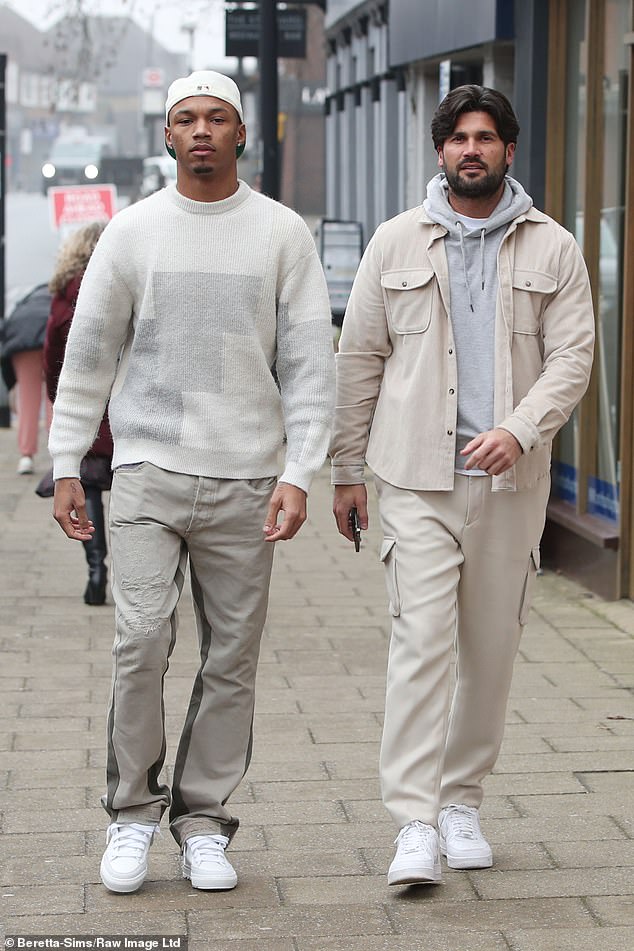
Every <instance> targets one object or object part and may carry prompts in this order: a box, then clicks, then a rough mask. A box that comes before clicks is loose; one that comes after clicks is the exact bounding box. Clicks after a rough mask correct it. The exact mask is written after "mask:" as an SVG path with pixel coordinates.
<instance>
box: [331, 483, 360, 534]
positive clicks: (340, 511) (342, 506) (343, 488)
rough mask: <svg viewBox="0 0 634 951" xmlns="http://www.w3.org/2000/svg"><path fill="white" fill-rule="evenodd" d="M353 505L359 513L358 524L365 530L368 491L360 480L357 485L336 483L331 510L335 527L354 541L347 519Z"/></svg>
mask: <svg viewBox="0 0 634 951" xmlns="http://www.w3.org/2000/svg"><path fill="white" fill-rule="evenodd" d="M355 505H356V507H357V512H358V513H359V525H360V526H361V528H362V529H363V531H365V530H366V529H367V527H368V492H367V489H366V487H365V484H364V483H363V482H362V483H360V484H359V485H336V486H335V498H334V501H333V503H332V511H333V514H334V516H335V521H336V523H337V528H338V529H339V531H340V532H341V534H342V535H343V536H344V537H345V538H347V539H348V541H354V539H353V537H352V528H351V527H350V522H349V520H348V519H349V516H350V509H351V508H353V507H354V506H355Z"/></svg>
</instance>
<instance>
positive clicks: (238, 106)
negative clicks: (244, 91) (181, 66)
mask: <svg viewBox="0 0 634 951" xmlns="http://www.w3.org/2000/svg"><path fill="white" fill-rule="evenodd" d="M190 96H215V98H216V99H222V101H223V102H228V103H229V104H230V105H231V106H233V108H234V109H235V110H236V112H237V113H238V115H239V116H240V122H244V115H243V113H242V101H241V99H240V90H239V89H238V87H237V86H236V84H235V83H234V81H233V79H230V78H229V76H223V74H222V73H215V72H214V71H213V70H211V69H199V70H198V71H197V72H195V73H192V74H191V76H183V77H182V78H181V79H175V80H174V82H173V83H172V85H171V86H170V87H169V89H168V90H167V99H166V100H165V124H166V125H168V124H169V114H170V109H171V108H172V106H175V105H176V103H177V102H180V101H181V100H182V99H188V98H189V97H190Z"/></svg>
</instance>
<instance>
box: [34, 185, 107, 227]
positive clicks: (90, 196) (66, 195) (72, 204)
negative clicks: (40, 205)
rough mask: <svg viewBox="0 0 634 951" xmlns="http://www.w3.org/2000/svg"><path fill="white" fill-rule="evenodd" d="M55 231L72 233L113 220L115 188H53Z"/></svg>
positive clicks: (52, 201)
mask: <svg viewBox="0 0 634 951" xmlns="http://www.w3.org/2000/svg"><path fill="white" fill-rule="evenodd" d="M48 200H49V210H50V214H51V225H52V227H53V230H54V231H63V232H67V231H72V230H73V229H74V228H79V227H81V226H82V225H87V224H90V222H91V221H110V219H111V218H112V216H113V215H114V213H115V211H116V201H117V189H116V188H115V186H114V185H75V186H70V187H68V188H63V187H58V186H53V187H52V188H49V190H48Z"/></svg>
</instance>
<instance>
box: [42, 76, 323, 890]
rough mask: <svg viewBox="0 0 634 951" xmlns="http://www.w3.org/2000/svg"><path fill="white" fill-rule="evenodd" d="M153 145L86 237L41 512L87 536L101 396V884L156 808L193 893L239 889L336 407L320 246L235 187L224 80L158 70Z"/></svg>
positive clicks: (138, 861)
mask: <svg viewBox="0 0 634 951" xmlns="http://www.w3.org/2000/svg"><path fill="white" fill-rule="evenodd" d="M165 136H166V146H167V149H168V151H169V152H170V153H171V154H172V155H173V156H174V157H175V158H176V162H177V169H178V173H177V183H176V185H175V186H170V187H168V188H165V189H163V190H162V191H159V192H157V193H155V194H154V195H151V196H150V197H149V198H147V199H145V200H144V201H141V202H139V203H138V204H135V205H133V206H131V207H129V208H126V209H124V210H123V211H121V212H119V213H118V214H117V215H116V216H115V218H114V219H113V220H112V221H111V222H110V224H109V225H108V227H107V228H106V230H105V232H104V234H103V236H102V238H101V239H100V241H99V243H98V246H97V248H96V250H95V252H94V254H93V256H92V258H91V261H90V263H89V266H88V269H87V271H86V274H85V277H84V280H83V282H82V285H81V290H80V293H79V298H78V301H77V309H76V313H75V318H74V321H73V326H72V329H71V333H70V336H69V340H68V346H67V351H66V359H65V363H64V367H63V370H62V374H61V378H60V382H59V389H58V393H57V400H56V403H55V419H54V423H53V426H52V429H51V435H50V451H51V454H52V456H53V460H54V471H55V480H56V481H55V513H54V514H55V518H56V520H57V521H58V522H59V524H60V526H61V527H62V529H63V530H64V532H65V533H66V534H67V535H68V537H69V538H73V539H78V540H80V541H84V540H86V539H88V538H89V537H90V533H91V524H90V522H89V520H88V519H87V516H86V510H85V503H84V495H83V491H82V488H81V483H80V481H79V463H80V461H81V459H82V457H83V455H84V454H85V452H86V450H87V449H88V447H89V446H90V444H91V442H92V440H93V438H94V434H95V431H96V429H97V426H98V423H99V420H100V419H101V417H102V415H103V411H104V407H105V406H106V403H108V404H109V415H110V423H111V427H112V433H113V437H114V459H113V468H114V470H115V471H114V481H113V486H112V495H111V503H110V532H111V548H112V563H113V584H112V594H113V598H114V601H115V605H116V638H115V644H114V648H113V655H114V678H113V691H112V699H111V704H110V710H109V716H108V767H107V791H106V794H105V795H104V797H103V800H102V801H103V805H104V807H105V809H106V810H107V812H108V814H109V815H110V818H111V824H110V826H109V829H108V833H107V848H106V851H105V853H104V856H103V860H102V863H101V878H102V881H103V883H104V885H105V886H106V887H107V888H108V889H110V891H113V892H133V891H135V890H136V889H138V888H139V887H140V886H141V884H142V882H143V881H144V879H145V876H146V873H147V863H148V852H149V848H150V845H151V843H152V840H153V838H154V835H155V834H156V832H157V830H158V826H159V823H160V820H161V816H162V815H163V813H164V812H165V810H167V809H169V810H170V811H169V820H170V828H171V831H172V834H173V835H174V837H175V839H176V841H177V842H178V843H179V845H180V847H181V849H182V854H183V874H184V876H185V877H186V878H189V879H191V882H192V885H193V886H194V887H195V888H202V889H227V888H233V887H234V886H235V885H236V882H237V876H236V873H235V871H234V869H233V868H232V866H231V865H230V864H229V862H228V861H227V858H226V856H225V848H226V847H227V845H228V844H229V842H230V840H231V837H232V836H233V834H234V833H235V831H236V829H237V827H238V819H237V818H235V817H234V816H233V815H232V813H231V811H230V809H229V806H228V805H227V801H228V799H229V797H230V796H231V793H232V792H233V791H234V790H235V788H236V786H237V785H238V784H239V782H240V780H241V779H242V777H243V776H244V773H245V771H246V769H247V767H248V764H249V759H250V754H251V745H252V720H253V707H254V686H255V674H256V666H257V660H258V652H259V645H260V637H261V633H262V628H263V625H264V620H265V615H266V609H267V600H268V589H269V580H270V573H271V565H272V559H273V549H274V544H272V543H274V542H276V541H278V540H284V539H290V538H292V537H293V536H294V535H295V534H296V532H297V531H298V530H299V528H300V527H301V525H302V523H303V522H304V520H305V518H306V494H307V492H308V489H309V486H310V482H311V479H312V477H313V476H314V474H315V472H316V471H317V470H318V469H319V468H320V466H321V464H322V462H323V460H324V458H325V454H326V450H327V445H328V440H329V436H330V420H331V417H332V409H333V403H334V393H333V353H332V342H331V336H330V307H329V301H328V293H327V290H326V286H325V280H324V277H323V273H322V270H321V266H320V263H319V259H318V256H317V253H316V249H315V244H314V242H313V239H312V237H311V235H310V232H309V231H308V229H307V227H306V225H305V224H304V222H303V221H302V220H301V219H300V218H299V217H298V216H297V215H296V214H295V213H294V212H292V211H290V210H289V209H288V208H285V207H284V206H282V205H280V204H278V203H277V202H274V201H272V200H270V199H269V198H266V197H264V196H263V195H260V194H258V193H256V192H254V191H252V190H251V189H250V188H249V187H248V186H247V185H246V184H245V183H244V182H242V181H240V180H239V179H238V177H237V158H238V157H239V155H240V154H241V152H242V150H243V149H244V145H245V136H246V130H245V126H244V123H243V113H242V104H241V100H240V92H239V90H238V87H237V86H236V84H235V83H234V82H233V81H232V80H231V79H229V78H228V77H226V76H223V75H221V74H219V73H215V72H211V71H201V72H196V73H192V75H191V76H189V77H185V78H182V79H177V80H175V82H173V83H172V85H171V86H170V88H169V90H168V95H167V102H166V130H165ZM274 364H275V370H276V375H277V380H278V383H279V386H278V383H276V380H275V378H274V375H273V372H272V370H273V365H274ZM284 436H285V437H286V454H285V462H284V466H283V471H282V473H281V475H279V478H278V471H279V470H278V455H279V451H280V449H281V447H282V445H283V440H284ZM188 560H189V567H190V572H191V585H192V594H193V599H194V605H195V612H196V620H197V626H198V636H199V642H200V658H201V661H200V669H199V671H198V674H197V676H196V679H195V682H194V685H193V690H192V695H191V701H190V705H189V709H188V712H187V716H186V720H185V724H184V727H183V731H182V735H181V739H180V744H179V748H178V751H177V755H176V763H175V767H174V775H173V780H172V784H171V789H170V787H169V786H168V785H167V784H166V783H165V782H164V781H163V780H162V778H161V776H160V773H161V769H162V766H163V761H164V757H165V727H164V710H163V678H164V676H165V673H166V671H167V668H168V664H169V657H170V654H171V651H172V649H173V646H174V641H175V636H176V606H177V603H178V600H179V597H180V594H181V590H182V586H183V580H184V576H185V569H186V566H187V561H188Z"/></svg>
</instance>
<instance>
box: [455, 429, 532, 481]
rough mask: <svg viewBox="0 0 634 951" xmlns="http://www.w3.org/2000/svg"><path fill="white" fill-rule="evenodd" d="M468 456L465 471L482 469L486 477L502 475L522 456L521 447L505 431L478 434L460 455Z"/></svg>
mask: <svg viewBox="0 0 634 951" xmlns="http://www.w3.org/2000/svg"><path fill="white" fill-rule="evenodd" d="M460 455H461V456H469V459H468V460H467V463H466V465H465V469H482V470H483V472H486V473H487V475H491V476H494V475H502V473H503V472H506V471H507V469H510V468H511V466H514V465H515V463H516V462H517V460H518V459H519V457H520V456H521V455H522V447H521V446H520V444H519V443H518V441H517V439H516V438H515V436H513V434H512V433H510V432H508V430H506V429H490V430H489V431H488V432H486V433H480V434H479V435H478V436H476V437H475V438H474V439H472V440H471V442H468V443H467V445H466V446H465V447H464V449H463V450H462V451H461V453H460Z"/></svg>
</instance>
